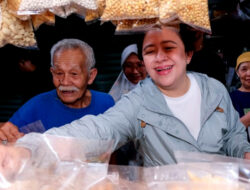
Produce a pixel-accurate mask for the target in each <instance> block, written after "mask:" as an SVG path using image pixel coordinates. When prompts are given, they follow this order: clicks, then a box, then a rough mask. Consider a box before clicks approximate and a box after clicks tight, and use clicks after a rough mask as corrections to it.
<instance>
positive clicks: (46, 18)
mask: <svg viewBox="0 0 250 190" xmlns="http://www.w3.org/2000/svg"><path fill="white" fill-rule="evenodd" d="M31 20H32V24H33V26H34V28H35V29H38V28H39V26H40V25H42V24H44V23H46V24H54V23H55V15H54V14H52V13H51V12H49V11H46V12H44V13H42V14H39V15H31Z"/></svg>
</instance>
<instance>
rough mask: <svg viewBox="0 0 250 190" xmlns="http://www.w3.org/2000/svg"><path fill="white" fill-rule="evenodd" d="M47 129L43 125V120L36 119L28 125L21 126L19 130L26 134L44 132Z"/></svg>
mask: <svg viewBox="0 0 250 190" xmlns="http://www.w3.org/2000/svg"><path fill="white" fill-rule="evenodd" d="M45 131H46V130H45V127H44V126H43V124H42V122H41V120H38V121H35V122H33V123H30V124H28V125H25V126H23V127H20V128H19V132H21V133H24V134H27V133H31V132H36V133H44V132H45Z"/></svg>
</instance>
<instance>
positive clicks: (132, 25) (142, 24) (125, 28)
mask: <svg viewBox="0 0 250 190" xmlns="http://www.w3.org/2000/svg"><path fill="white" fill-rule="evenodd" d="M158 22H159V19H158V18H149V19H137V20H120V21H113V23H114V24H115V26H116V31H115V33H116V34H125V33H131V32H145V31H147V30H148V29H150V28H151V26H153V25H155V24H157V23H158Z"/></svg>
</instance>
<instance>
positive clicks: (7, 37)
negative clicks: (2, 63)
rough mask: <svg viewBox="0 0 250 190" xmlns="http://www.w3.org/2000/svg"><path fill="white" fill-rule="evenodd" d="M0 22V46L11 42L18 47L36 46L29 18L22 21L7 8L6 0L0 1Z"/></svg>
mask: <svg viewBox="0 0 250 190" xmlns="http://www.w3.org/2000/svg"><path fill="white" fill-rule="evenodd" d="M0 7H1V12H2V24H1V26H2V27H1V29H0V47H3V46H4V45H6V44H12V45H15V46H19V47H29V46H36V39H35V34H34V31H33V28H32V24H31V21H30V20H27V21H22V20H20V19H18V18H17V17H15V16H14V15H13V14H12V13H11V12H10V11H9V10H8V8H7V5H6V1H2V2H1V3H0Z"/></svg>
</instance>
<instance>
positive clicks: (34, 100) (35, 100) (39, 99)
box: [27, 90, 56, 103]
mask: <svg viewBox="0 0 250 190" xmlns="http://www.w3.org/2000/svg"><path fill="white" fill-rule="evenodd" d="M55 96H56V90H50V91H48V92H43V93H40V94H38V95H36V96H34V97H32V98H31V99H30V100H28V101H27V103H42V101H43V100H46V102H48V100H49V99H50V98H53V97H55Z"/></svg>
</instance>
